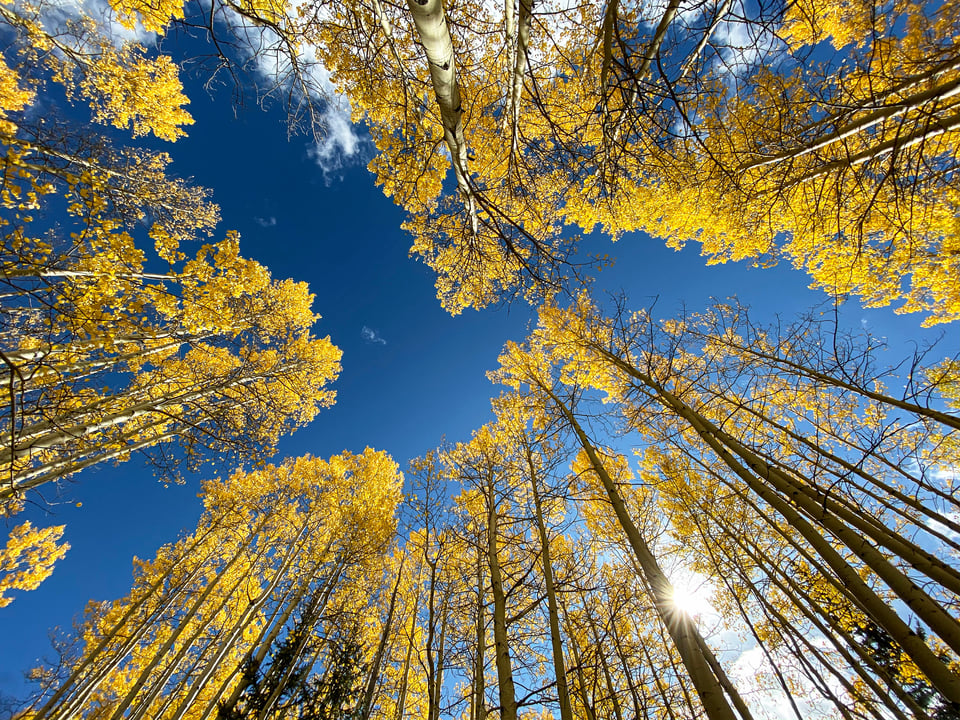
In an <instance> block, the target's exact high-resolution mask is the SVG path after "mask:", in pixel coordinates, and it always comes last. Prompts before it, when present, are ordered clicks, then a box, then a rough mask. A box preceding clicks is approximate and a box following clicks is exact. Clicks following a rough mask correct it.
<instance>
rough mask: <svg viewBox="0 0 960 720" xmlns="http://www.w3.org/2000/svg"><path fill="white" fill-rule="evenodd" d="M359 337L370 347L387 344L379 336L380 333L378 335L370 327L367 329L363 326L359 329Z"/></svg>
mask: <svg viewBox="0 0 960 720" xmlns="http://www.w3.org/2000/svg"><path fill="white" fill-rule="evenodd" d="M360 337H362V338H363V339H364V340H365V341H366V342H368V343H370V344H371V345H386V344H387V341H386V340H384V339H383V338H382V337H381V336H380V333H378V332H377V331H376V330H374V329H373V328H371V327H367V326H366V325H364V326H363V327H362V328H361V329H360Z"/></svg>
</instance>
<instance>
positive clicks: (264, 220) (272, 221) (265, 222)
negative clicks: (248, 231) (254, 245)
mask: <svg viewBox="0 0 960 720" xmlns="http://www.w3.org/2000/svg"><path fill="white" fill-rule="evenodd" d="M254 220H255V221H256V223H257V225H259V226H260V227H262V228H270V227H273V226H274V225H276V224H277V219H276V218H275V217H274V216H273V215H271V216H269V217H256V218H254Z"/></svg>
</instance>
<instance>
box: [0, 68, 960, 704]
mask: <svg viewBox="0 0 960 720" xmlns="http://www.w3.org/2000/svg"><path fill="white" fill-rule="evenodd" d="M187 93H188V95H189V96H190V97H191V98H192V104H191V106H190V111H191V113H192V114H193V115H194V118H195V119H196V124H194V125H193V126H192V127H190V128H188V131H189V137H187V138H186V139H183V140H181V141H179V142H178V143H176V144H174V145H170V146H167V147H166V149H167V150H168V151H169V152H170V153H171V154H172V156H173V158H174V164H173V172H174V173H176V174H178V175H180V176H181V177H192V178H193V179H194V182H196V183H197V184H199V185H203V186H205V187H208V188H212V189H213V191H214V199H215V201H216V202H217V203H219V204H220V206H221V209H222V216H223V218H224V219H223V222H222V224H221V226H220V229H221V232H224V231H226V230H227V229H237V230H239V231H240V233H241V235H242V240H241V250H242V252H243V254H244V255H246V256H248V257H252V258H255V259H256V260H258V261H260V262H262V263H264V264H265V265H267V266H268V267H269V268H270V269H271V271H272V273H273V275H274V277H276V278H287V277H291V278H294V279H296V280H303V281H306V282H308V283H309V284H310V286H311V289H312V291H313V292H314V293H315V294H316V301H315V306H314V309H315V311H316V312H318V313H320V314H321V315H322V316H323V319H322V320H321V321H320V323H319V324H318V326H317V328H316V333H317V334H319V335H327V334H329V335H330V336H331V337H332V340H333V342H334V343H335V344H337V345H338V346H339V347H340V348H341V349H342V350H343V372H342V375H341V377H340V379H339V380H338V381H337V383H336V384H335V388H336V390H337V393H338V400H337V404H336V405H335V406H334V407H333V408H331V409H329V410H326V411H324V412H322V413H321V414H320V416H319V417H318V418H317V419H316V420H315V421H314V422H313V423H312V424H311V425H310V426H309V427H307V428H304V429H302V430H300V431H299V432H298V433H297V434H295V435H294V436H291V437H288V438H286V439H284V440H283V441H282V443H281V445H280V454H279V455H278V456H277V458H276V459H277V460H279V459H280V458H281V457H283V456H296V455H301V454H304V453H310V454H313V455H316V456H322V457H326V456H329V455H332V454H334V453H337V452H340V451H342V450H344V449H348V450H352V451H360V450H362V449H363V448H364V447H367V446H371V447H375V448H378V449H383V450H386V451H388V452H390V453H391V454H392V455H393V457H394V458H395V459H396V460H397V461H398V462H399V463H400V464H401V466H405V465H406V463H407V461H408V460H409V459H411V458H413V457H416V456H417V455H420V454H421V453H423V452H425V451H427V450H428V449H430V448H432V447H435V446H436V445H437V444H438V443H439V442H440V441H441V439H442V437H443V436H444V435H445V436H446V437H447V438H448V439H449V440H460V439H466V438H467V437H468V436H469V433H470V431H471V430H473V429H474V428H477V427H479V426H480V425H481V424H482V423H484V422H486V421H487V420H488V419H489V418H490V410H489V399H490V397H492V396H494V395H496V394H497V393H499V389H498V388H496V387H494V386H492V385H491V384H490V383H489V382H488V381H487V380H486V377H485V373H486V371H488V370H491V369H493V368H495V367H496V358H497V355H498V354H499V352H500V349H501V347H502V346H503V344H504V343H505V342H506V341H507V340H522V338H523V337H524V335H525V329H526V327H527V325H528V323H529V322H530V320H531V318H532V312H531V310H530V309H529V308H528V307H527V306H525V305H522V304H515V305H513V306H511V307H509V308H500V309H496V310H487V311H483V312H479V313H478V312H473V311H468V312H466V313H464V314H463V315H461V316H459V317H456V318H452V317H450V316H448V315H447V314H446V313H445V312H444V311H443V310H441V308H440V305H439V303H438V302H437V300H436V298H435V294H434V288H433V276H432V273H431V271H430V270H429V269H428V268H426V267H425V266H423V265H421V264H419V263H417V262H416V261H414V260H412V259H410V258H409V257H408V255H407V250H408V248H409V246H410V243H411V241H410V238H409V237H407V236H406V235H405V234H404V233H403V232H402V231H401V230H400V227H399V226H400V222H401V220H402V213H401V211H400V210H399V209H398V208H397V207H395V206H394V205H393V204H392V203H391V201H389V200H388V199H386V198H385V197H384V196H383V194H382V193H381V192H380V190H379V189H377V188H376V187H375V186H374V183H373V177H372V175H370V173H368V172H367V170H366V169H365V164H366V161H365V160H362V161H359V162H357V161H354V162H353V163H352V164H347V165H346V166H344V167H343V168H341V169H340V170H339V171H335V172H332V173H330V172H324V170H323V169H322V168H321V167H320V166H319V165H318V164H317V162H316V160H315V159H314V158H313V157H311V153H310V144H309V143H308V141H307V139H306V138H302V137H294V138H293V139H291V140H288V138H287V132H286V128H285V125H284V118H283V115H282V113H281V112H279V110H277V111H274V112H261V111H260V110H259V109H257V108H255V107H251V108H248V109H241V110H240V111H239V113H238V116H237V117H235V113H234V110H233V108H232V106H231V101H230V93H229V92H228V90H227V89H224V90H223V91H222V92H220V93H219V94H218V95H217V96H216V97H212V98H211V97H210V96H209V95H207V94H206V92H205V91H204V90H203V89H202V88H201V87H200V86H199V83H197V82H194V83H191V84H188V86H187ZM364 153H366V155H365V156H364V157H366V158H367V159H369V153H370V148H369V147H366V148H363V147H362V148H361V151H360V154H361V155H363V154H364ZM586 251H589V252H604V253H610V254H611V255H615V256H616V257H617V258H618V262H617V264H616V266H615V267H613V268H610V269H607V270H605V271H604V272H603V273H601V275H600V276H599V279H598V281H597V286H596V287H597V290H600V291H603V290H608V291H617V290H620V289H623V290H626V291H627V293H628V294H629V296H630V299H631V304H632V306H633V307H640V306H646V305H649V304H650V302H651V300H652V299H653V298H654V297H659V301H658V308H659V309H660V312H662V313H664V314H667V313H672V312H673V311H675V310H677V309H678V308H679V307H680V304H681V303H682V302H685V303H686V306H687V307H688V308H689V309H691V310H699V309H701V308H703V307H704V306H705V305H706V304H707V303H708V302H709V299H710V297H720V298H723V297H727V296H730V295H737V296H739V297H740V298H741V300H743V301H744V302H746V303H749V304H752V305H754V306H755V307H756V308H757V309H758V310H759V311H760V314H761V316H766V317H769V316H770V315H771V314H773V313H782V314H784V315H786V316H790V315H793V314H794V313H797V312H799V311H802V310H803V309H805V308H807V307H809V306H811V305H813V304H815V303H818V302H822V301H823V300H824V299H825V298H824V296H823V295H822V294H820V293H816V292H814V291H810V290H808V289H807V288H806V286H807V283H808V281H807V278H806V276H805V275H804V274H802V273H801V272H799V271H796V270H793V269H792V268H790V267H789V266H783V267H779V268H776V269H773V270H759V269H754V268H750V267H748V266H747V265H743V264H741V265H723V266H714V267H706V265H705V262H704V259H703V258H701V257H700V256H699V255H698V249H697V247H696V245H694V244H691V245H690V246H689V247H688V248H687V249H686V250H684V251H683V252H674V251H672V250H668V249H667V248H665V247H664V246H663V243H662V242H660V241H657V240H652V239H650V238H646V237H641V236H628V237H625V238H623V239H622V240H621V241H620V242H619V243H617V244H616V245H612V246H611V244H610V243H609V241H608V240H606V239H604V238H602V237H599V236H595V237H591V238H590V239H589V240H588V242H587V243H586ZM847 315H848V317H849V319H850V321H851V322H852V323H858V322H860V321H861V320H863V321H865V322H866V323H867V326H868V327H869V328H870V329H871V331H872V332H874V333H875V334H876V335H881V336H887V337H889V338H890V340H891V345H893V347H894V349H895V352H894V354H893V356H894V357H899V356H900V355H902V354H904V353H907V352H909V350H910V348H909V342H910V341H911V340H914V339H917V340H919V339H921V337H923V338H929V337H933V336H935V335H936V334H937V331H933V332H926V333H921V332H920V330H919V325H920V320H919V319H918V318H916V317H898V316H894V315H893V314H892V313H891V312H889V311H887V310H882V311H861V310H859V309H857V308H850V309H849V310H848V311H847ZM950 332H951V333H952V338H953V340H952V341H951V342H952V346H953V347H954V348H955V346H956V331H955V330H951V331H950ZM209 474H210V473H209V472H208V473H204V476H209ZM199 480H200V477H198V476H195V477H192V478H190V479H189V481H188V482H187V484H186V485H184V486H173V487H169V488H165V487H163V486H162V485H161V484H160V483H159V482H157V481H156V479H154V478H153V477H152V476H151V472H150V470H149V468H145V467H144V466H143V464H142V463H141V462H140V461H139V460H138V459H136V458H134V459H133V460H131V461H129V462H127V463H125V464H123V465H121V466H119V467H116V468H114V467H106V468H94V469H91V470H89V471H85V472H83V473H80V474H79V475H77V476H74V477H73V478H72V479H71V481H70V483H68V484H67V485H66V486H65V488H64V492H63V501H62V502H61V503H60V504H57V505H53V506H51V507H50V508H49V510H50V511H51V512H50V514H47V515H44V514H43V513H40V512H39V511H37V510H36V509H34V510H29V511H27V512H26V513H25V514H24V515H22V516H19V517H18V521H19V520H21V519H31V520H33V521H34V522H37V523H39V524H43V525H51V524H61V523H66V525H67V529H66V533H65V539H66V540H67V541H68V542H69V543H70V544H71V546H72V548H71V550H70V551H69V552H68V554H67V556H66V558H65V559H63V560H62V561H61V562H60V563H59V565H58V566H57V568H56V570H55V572H54V574H53V576H52V577H51V578H50V579H49V580H48V581H47V582H45V583H44V584H43V585H42V586H41V588H40V589H39V590H36V591H33V592H30V593H18V594H17V596H16V599H15V600H14V602H13V604H12V605H10V606H9V607H7V608H5V609H0V692H3V693H9V694H15V695H19V694H21V693H22V690H23V684H22V682H21V676H22V673H23V671H25V670H27V669H28V668H29V667H31V666H32V665H34V664H36V661H37V659H38V658H40V657H41V656H43V655H45V654H47V655H49V654H50V646H49V643H48V640H47V635H48V632H49V631H50V630H51V629H52V628H53V627H54V626H60V627H61V628H69V626H70V623H71V620H72V618H73V617H74V616H76V615H77V614H79V613H80V612H81V611H82V609H83V607H84V605H85V604H86V602H87V601H88V600H91V599H97V600H107V599H113V598H115V597H118V596H120V595H122V594H124V593H125V592H126V590H127V589H128V588H129V584H130V573H131V558H132V557H133V556H134V555H137V556H141V557H149V556H152V555H153V554H154V553H155V552H156V549H157V548H158V547H159V546H160V545H161V544H163V543H165V542H168V541H171V540H173V539H174V538H175V537H176V536H177V534H178V533H181V532H185V531H190V530H191V529H192V528H193V527H194V526H195V524H196V521H197V519H198V517H199V515H200V511H201V504H200V500H199V499H198V497H197V493H198V492H199ZM77 502H81V503H82V507H81V508H77V507H76V506H75V503H77Z"/></svg>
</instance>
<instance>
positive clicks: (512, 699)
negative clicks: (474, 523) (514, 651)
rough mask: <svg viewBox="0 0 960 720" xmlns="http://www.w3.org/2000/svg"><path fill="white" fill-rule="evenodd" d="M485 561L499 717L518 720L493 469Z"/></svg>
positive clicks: (488, 499)
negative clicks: (490, 599) (501, 565)
mask: <svg viewBox="0 0 960 720" xmlns="http://www.w3.org/2000/svg"><path fill="white" fill-rule="evenodd" d="M486 491H487V562H488V564H489V567H490V588H491V594H492V595H493V643H494V652H495V655H494V657H495V660H496V666H497V686H498V688H499V692H500V717H501V718H502V719H503V720H517V699H516V690H515V688H514V682H513V669H512V667H511V663H510V639H509V637H508V635H507V599H506V595H505V593H504V590H503V576H502V574H501V572H500V554H499V543H498V539H497V537H498V534H499V529H498V521H499V515H498V511H497V498H496V489H495V488H494V484H493V472H492V471H488V473H487V487H486Z"/></svg>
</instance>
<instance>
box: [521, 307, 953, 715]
mask: <svg viewBox="0 0 960 720" xmlns="http://www.w3.org/2000/svg"><path fill="white" fill-rule="evenodd" d="M542 317H543V318H544V325H543V326H542V330H541V331H539V334H537V335H536V337H538V338H542V339H543V340H544V341H546V342H547V343H550V344H551V346H552V347H553V348H554V349H553V350H552V352H554V353H556V355H555V357H556V358H557V361H558V362H560V364H561V365H562V367H563V368H564V369H563V373H564V376H565V377H570V378H580V379H582V381H583V382H585V383H587V384H589V385H590V386H593V387H596V388H600V389H602V390H603V391H605V392H608V393H610V397H612V398H614V399H615V400H616V401H617V402H618V403H619V404H620V405H621V407H622V409H623V412H624V415H625V420H626V422H627V423H628V425H629V426H630V427H631V428H633V429H635V430H637V431H640V432H642V433H643V434H644V436H645V437H646V438H647V439H648V441H650V442H652V443H657V442H662V443H664V444H665V446H667V447H676V448H677V449H678V450H679V452H681V453H684V454H689V455H690V456H691V457H693V458H697V459H698V461H699V458H701V457H702V458H703V460H702V461H700V462H703V464H704V466H705V467H708V468H718V471H719V472H721V473H722V474H727V473H729V475H728V477H729V480H728V483H729V485H730V487H732V488H733V489H735V490H737V491H739V492H744V493H746V492H748V493H749V494H750V495H751V496H753V497H755V498H757V500H758V501H760V502H761V503H762V504H763V505H768V506H769V508H770V509H771V510H772V511H774V512H775V513H776V514H777V516H781V517H782V518H783V521H784V522H786V523H787V524H789V525H790V526H791V528H792V530H793V531H795V532H796V533H797V535H798V536H799V537H800V538H802V541H803V543H804V544H809V551H808V552H809V553H810V555H809V556H810V557H816V558H818V562H819V563H822V565H821V567H822V568H823V572H826V573H828V576H829V577H831V578H832V579H831V580H830V582H831V583H833V584H834V586H835V587H837V588H838V589H842V591H843V592H844V593H845V594H847V595H848V597H850V599H851V600H852V601H853V602H855V603H856V604H857V605H858V606H859V607H860V609H861V610H862V611H863V612H864V613H866V614H867V615H868V616H869V617H871V618H872V619H873V620H874V621H875V622H876V623H877V624H878V625H879V626H881V627H883V628H884V630H885V631H886V632H888V633H889V635H890V636H891V638H892V639H893V641H894V642H896V643H897V644H898V645H899V646H900V647H902V649H903V651H904V652H905V653H906V654H907V656H909V658H910V659H911V661H912V662H914V663H915V664H916V665H917V667H918V668H919V669H920V672H922V673H923V674H924V675H926V677H927V678H928V680H929V681H930V683H931V684H932V685H933V686H934V687H936V688H937V690H938V691H939V692H940V693H941V694H942V696H943V697H944V699H945V701H947V702H954V700H953V695H954V694H955V693H954V688H955V687H956V679H955V676H954V673H953V671H952V670H951V669H950V665H949V662H945V661H944V659H943V658H941V657H940V656H939V654H938V652H934V650H932V649H931V647H930V645H929V644H928V643H926V642H923V640H922V639H921V638H920V637H919V636H918V635H917V634H916V633H915V632H914V631H913V630H912V629H911V628H910V627H909V625H908V623H907V622H906V621H905V619H904V618H903V617H902V616H901V615H900V614H899V613H898V612H897V611H896V610H895V609H894V607H893V606H891V605H890V604H888V603H887V601H885V600H884V599H883V597H882V594H879V593H878V592H877V591H876V590H875V589H874V588H872V587H871V586H870V585H869V584H868V583H867V582H866V581H865V580H864V577H867V578H868V579H870V578H875V579H876V580H877V581H881V582H882V583H883V584H884V585H886V586H887V587H888V588H889V589H890V590H891V591H893V592H895V593H896V594H897V595H898V596H899V597H900V598H901V599H903V600H904V601H905V602H907V603H909V606H910V609H911V611H912V612H913V613H914V614H915V615H914V616H915V617H916V618H918V619H920V620H921V621H922V622H924V623H927V624H928V625H929V626H930V627H931V629H934V632H936V633H937V634H938V635H939V636H940V640H942V641H943V642H944V644H945V645H946V646H948V647H949V646H951V645H952V643H953V640H952V638H953V637H954V627H955V622H954V621H953V620H952V619H951V617H950V614H949V612H948V610H947V609H946V608H948V607H951V603H952V602H954V601H952V600H951V598H955V588H954V584H955V580H954V576H955V568H952V567H951V566H950V564H949V563H948V562H945V561H944V560H943V559H940V558H937V557H935V556H934V555H932V554H931V553H929V552H927V551H925V550H923V549H922V548H921V547H919V545H917V544H916V543H914V542H912V541H911V540H909V539H907V538H905V537H904V536H903V535H901V534H900V533H899V532H897V531H896V530H893V529H891V528H890V527H888V526H886V525H884V524H883V522H882V521H879V520H877V519H876V518H874V517H873V516H872V515H871V514H870V513H868V512H866V511H865V510H864V509H863V508H862V507H861V506H860V505H859V504H858V503H857V501H856V500H855V499H853V498H851V497H850V496H849V495H848V494H847V492H835V494H832V493H828V492H825V491H824V489H823V488H822V486H820V484H819V482H820V474H821V473H822V470H820V471H819V472H813V473H811V474H807V473H801V472H800V469H801V468H803V467H804V466H805V464H806V462H807V460H806V459H804V456H801V457H800V459H798V460H794V459H792V458H790V457H789V456H786V457H785V456H784V455H783V454H782V453H776V454H775V453H774V452H772V448H773V447H774V446H775V445H778V446H781V447H786V448H790V447H792V443H793V442H794V441H795V438H793V436H791V435H789V434H788V435H787V439H784V438H783V437H782V436H778V435H777V434H778V433H780V432H781V431H782V429H783V428H784V427H785V426H784V425H783V423H782V422H779V421H777V419H776V418H775V417H772V416H771V415H770V413H769V412H765V413H763V414H761V415H757V416H755V417H754V416H753V415H751V413H750V411H751V410H756V409H757V408H760V407H762V405H760V404H759V403H760V402H761V401H762V402H764V403H765V402H766V398H768V397H771V396H770V395H769V394H768V391H767V390H766V389H763V390H762V392H759V393H758V395H757V400H756V401H754V400H753V399H752V397H751V394H750V393H749V392H747V393H744V392H742V389H739V388H738V386H737V385H736V384H735V383H733V384H731V383H729V382H726V381H725V378H733V379H734V381H735V378H736V374H731V375H726V374H724V372H722V370H723V368H724V365H723V364H722V363H721V362H718V363H717V364H716V366H712V365H711V363H712V362H713V359H714V357H715V356H712V355H709V354H708V355H703V354H690V353H687V352H685V346H684V344H683V339H684V335H685V331H684V324H683V323H679V322H677V323H664V324H663V326H662V328H661V327H660V326H659V325H657V324H654V323H652V321H651V320H650V319H649V317H648V316H646V315H644V314H637V315H634V316H633V318H632V319H631V320H630V321H628V322H625V323H623V322H620V321H608V320H605V319H602V318H601V316H600V315H599V314H598V313H597V312H596V311H595V310H590V309H588V307H587V305H584V304H583V303H581V304H580V305H579V307H578V309H577V312H576V313H568V314H566V315H564V314H563V313H562V312H559V311H554V310H552V309H548V310H545V311H544V314H543V315H542ZM621 319H623V318H621ZM661 353H662V354H661ZM752 385H753V386H754V387H755V388H758V389H759V388H760V387H762V386H760V385H759V382H758V380H756V379H754V380H752ZM781 387H783V386H782V385H781ZM804 397H812V396H811V395H804ZM817 397H818V403H817V405H816V408H817V410H818V413H819V415H817V416H812V418H811V416H804V422H814V423H815V425H820V426H822V425H823V424H824V423H827V424H828V428H830V430H829V431H828V433H827V435H826V437H827V438H833V437H836V438H838V439H840V440H843V439H844V438H845V437H849V435H848V434H846V433H848V432H849V430H850V429H851V428H852V429H857V430H859V429H860V428H861V427H863V426H862V422H863V421H862V420H855V421H854V422H859V423H861V425H856V424H853V425H851V424H850V423H851V420H852V418H855V417H857V416H856V415H855V414H854V415H851V414H850V413H849V408H848V406H845V405H844V404H843V403H842V402H836V404H834V402H835V401H837V398H833V397H831V396H825V395H824V394H823V393H822V392H821V393H819V394H818V395H817ZM804 402H806V401H801V402H799V403H798V402H797V400H791V401H789V407H790V408H792V411H793V412H796V411H797V410H798V409H803V408H804V407H805V405H804ZM641 403H642V405H641ZM727 403H733V404H734V406H736V407H739V408H740V409H741V410H745V411H746V413H747V415H746V417H743V418H741V414H740V412H739V411H737V410H734V406H730V408H729V409H730V410H732V412H728V410H727V409H724V405H725V404H727ZM641 407H642V408H644V409H643V410H642V411H641V410H640V408H641ZM777 407H780V406H779V405H778V406H777ZM845 408H846V409H845ZM871 412H876V409H873V410H871ZM837 413H839V414H837ZM818 417H819V419H817V418H818ZM867 417H868V418H869V417H873V418H875V419H873V420H869V421H868V422H877V421H879V422H883V419H882V418H883V415H882V413H881V414H880V415H873V416H870V415H868V416H867ZM760 418H762V422H758V419H760ZM868 427H869V425H868ZM844 428H847V430H844ZM803 447H804V448H806V450H812V451H816V452H817V453H818V460H817V462H818V466H817V467H819V468H823V467H824V466H825V464H826V463H827V460H828V459H829V460H830V462H833V461H835V459H836V458H837V457H838V456H837V453H836V452H832V451H831V450H832V449H831V448H830V446H829V445H826V446H825V447H819V448H818V447H816V446H813V447H811V446H810V445H804V446H803ZM850 447H852V448H853V449H854V450H856V449H857V448H858V445H857V444H856V443H854V444H852V445H850ZM841 450H842V451H844V452H845V450H843V449H842V448H841V449H838V450H837V452H841ZM883 450H884V447H883V444H882V443H881V444H880V445H877V446H874V448H873V450H872V451H871V452H870V453H869V454H868V457H870V456H875V455H877V454H879V452H882V451H883ZM881 457H882V456H881ZM794 463H796V464H794ZM841 467H844V468H845V466H843V465H841ZM840 472H846V470H845V469H844V470H842V471H840ZM881 480H882V478H881V479H880V480H878V482H879V481H881ZM878 487H883V486H882V484H881V485H879V486H878ZM814 497H816V498H817V499H816V500H814ZM815 503H816V505H815ZM764 517H769V518H771V522H772V517H774V516H773V515H764ZM874 543H876V544H874ZM880 548H882V551H881V549H880ZM888 558H889V559H888ZM861 564H862V565H861ZM858 567H859V568H861V570H860V571H858V570H857V568H858ZM911 573H920V574H923V575H926V576H927V577H928V578H930V579H931V580H932V581H933V582H929V583H926V585H925V587H926V588H927V590H926V591H924V590H920V589H919V586H918V585H917V584H915V583H914V581H913V580H911V579H910V578H911ZM862 574H863V575H862Z"/></svg>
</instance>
